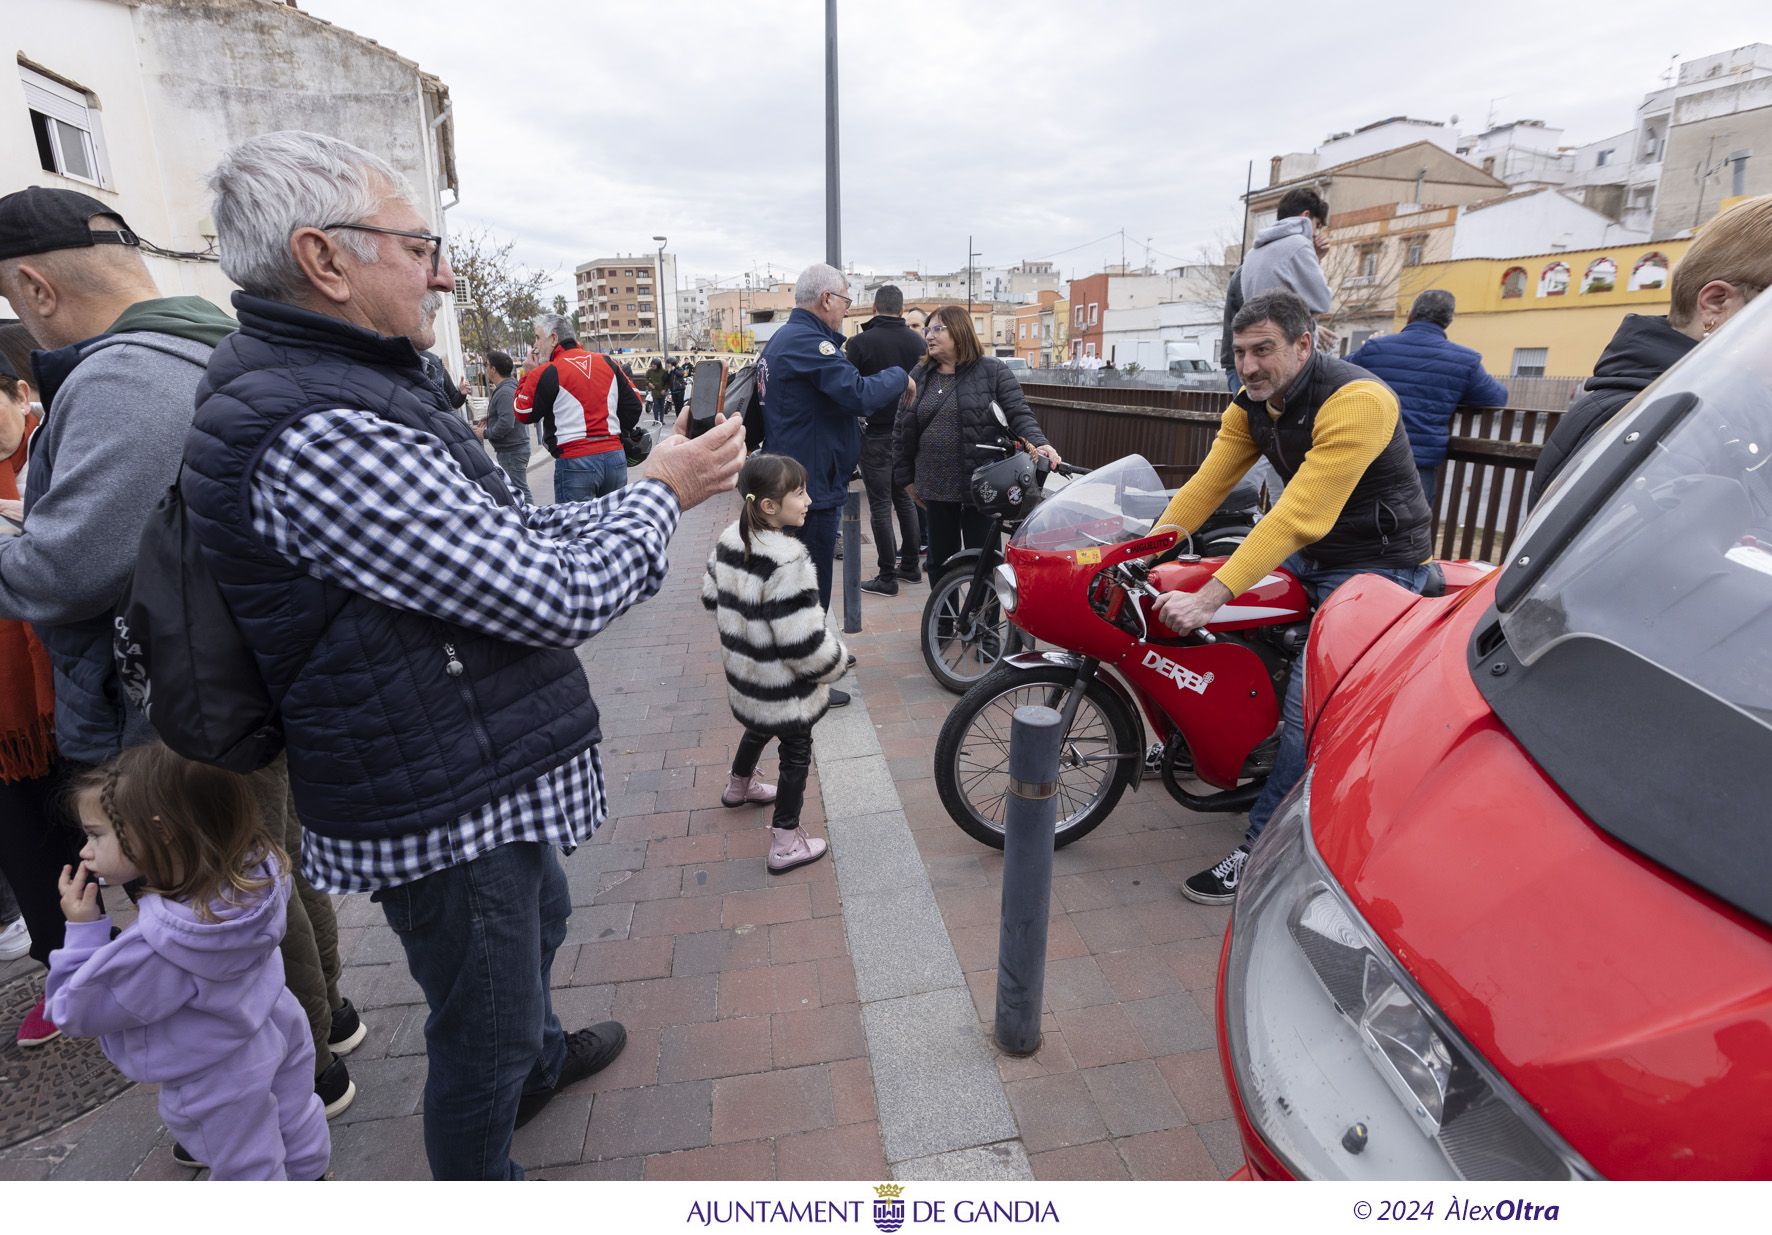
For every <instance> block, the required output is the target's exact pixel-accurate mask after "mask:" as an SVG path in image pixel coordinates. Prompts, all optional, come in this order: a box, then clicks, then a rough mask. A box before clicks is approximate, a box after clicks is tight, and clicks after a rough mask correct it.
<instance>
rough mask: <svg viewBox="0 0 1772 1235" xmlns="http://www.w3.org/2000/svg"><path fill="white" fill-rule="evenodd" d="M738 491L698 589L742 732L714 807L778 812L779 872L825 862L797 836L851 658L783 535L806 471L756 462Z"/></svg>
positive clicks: (775, 858) (802, 494) (802, 497)
mask: <svg viewBox="0 0 1772 1235" xmlns="http://www.w3.org/2000/svg"><path fill="white" fill-rule="evenodd" d="M738 490H739V493H740V494H742V495H743V497H744V510H743V512H742V513H741V514H740V515H739V518H738V521H737V522H736V523H734V524H733V525H732V526H731V527H729V528H727V529H726V530H725V531H724V532H722V533H721V534H720V540H719V543H718V544H716V545H715V546H714V552H713V554H712V556H710V557H709V558H708V570H707V574H706V576H705V577H704V578H703V580H702V587H701V598H702V604H703V605H705V606H706V607H707V608H708V609H709V610H710V611H711V612H712V613H713V615H714V624H715V625H716V626H718V627H719V630H720V649H721V654H722V657H723V658H724V661H725V668H726V687H727V696H728V698H729V700H730V702H731V704H732V714H733V716H734V717H736V718H737V719H738V720H739V722H740V723H741V724H743V725H744V727H745V733H744V737H743V738H742V739H740V741H739V743H738V752H737V754H736V755H734V756H733V760H732V771H731V772H730V774H729V775H728V777H727V780H726V790H725V792H724V793H722V794H721V795H720V804H721V805H722V806H729V807H740V806H747V805H753V804H754V805H773V806H774V808H775V810H774V817H773V819H772V820H771V827H770V831H771V833H772V839H771V842H770V846H769V856H768V858H767V860H766V863H767V866H768V869H769V873H770V874H772V875H780V874H783V873H785V872H787V871H791V870H793V869H794V868H795V867H798V866H805V865H806V864H807V863H808V862H816V861H818V859H820V858H822V857H823V856H824V855H825V851H826V848H827V846H826V844H825V842H824V841H823V840H820V839H818V838H816V837H808V836H806V835H805V833H804V831H803V830H802V829H801V827H800V808H801V805H802V803H803V802H804V801H805V797H806V778H807V775H808V774H809V773H810V772H811V770H812V726H813V725H815V724H816V723H818V720H819V718H820V717H822V716H823V715H824V714H825V712H826V711H827V710H828V709H829V708H830V706H831V698H830V696H831V693H832V692H831V689H830V683H832V682H834V681H836V680H837V679H838V678H839V677H841V676H843V673H844V671H845V670H846V669H847V667H848V656H849V653H848V649H846V648H845V647H844V646H843V641H842V640H840V639H838V638H837V636H836V635H835V634H833V633H831V630H830V628H829V627H828V626H827V625H826V622H825V611H824V606H823V605H822V604H821V603H820V602H819V592H818V575H817V572H816V571H815V570H814V568H813V565H812V559H811V557H810V556H809V554H808V553H807V551H806V546H805V545H804V544H803V543H801V542H800V541H798V540H794V539H791V538H789V537H788V536H787V535H786V534H785V533H784V531H783V529H784V528H788V527H798V526H800V525H801V524H803V523H805V521H806V512H807V511H808V510H809V509H811V506H812V499H811V497H810V496H809V495H808V494H807V491H806V470H805V469H804V468H803V467H801V466H800V464H799V463H798V462H796V461H795V460H793V459H790V458H788V457H787V456H786V455H769V454H760V455H753V456H752V457H751V458H750V459H749V460H748V461H747V462H746V463H745V465H744V470H743V471H741V472H740V473H739V475H738ZM771 738H774V739H775V740H776V742H777V744H778V746H779V748H780V752H781V778H780V783H779V784H775V785H771V784H768V783H767V782H765V781H763V780H760V779H758V776H757V761H758V760H759V759H760V758H761V757H762V755H763V750H764V748H765V747H767V746H768V745H769V741H770V739H771Z"/></svg>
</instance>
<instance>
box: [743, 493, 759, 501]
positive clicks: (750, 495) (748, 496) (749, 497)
mask: <svg viewBox="0 0 1772 1235" xmlns="http://www.w3.org/2000/svg"><path fill="white" fill-rule="evenodd" d="M744 500H745V501H747V502H754V501H756V500H757V495H756V494H755V493H747V494H745V495H744Z"/></svg>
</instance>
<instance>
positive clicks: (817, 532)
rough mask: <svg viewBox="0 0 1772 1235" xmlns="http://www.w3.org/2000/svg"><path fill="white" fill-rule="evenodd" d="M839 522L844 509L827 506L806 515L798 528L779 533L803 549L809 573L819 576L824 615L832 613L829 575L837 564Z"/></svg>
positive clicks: (786, 528) (819, 589) (789, 528)
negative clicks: (809, 559) (814, 572)
mask: <svg viewBox="0 0 1772 1235" xmlns="http://www.w3.org/2000/svg"><path fill="white" fill-rule="evenodd" d="M842 521H843V508H842V507H841V506H830V507H827V508H826V509H824V510H809V511H807V512H806V522H805V524H804V525H802V526H800V527H784V528H782V529H781V530H782V531H784V532H786V533H787V534H788V535H789V536H792V537H793V538H794V539H795V540H797V541H799V542H800V543H801V544H803V545H805V546H806V552H807V554H808V555H809V556H810V557H811V558H812V569H813V570H815V571H817V572H818V603H819V604H821V605H823V606H824V611H825V612H826V613H829V612H830V611H831V575H832V573H833V569H834V567H835V564H836V560H837V527H838V525H839V524H841V523H842Z"/></svg>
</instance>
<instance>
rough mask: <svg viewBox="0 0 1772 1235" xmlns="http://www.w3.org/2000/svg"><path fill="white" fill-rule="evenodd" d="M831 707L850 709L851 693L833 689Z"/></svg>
mask: <svg viewBox="0 0 1772 1235" xmlns="http://www.w3.org/2000/svg"><path fill="white" fill-rule="evenodd" d="M831 706H832V707H834V708H846V707H848V706H849V692H848V691H846V690H838V689H837V688H836V687H835V686H833V687H831Z"/></svg>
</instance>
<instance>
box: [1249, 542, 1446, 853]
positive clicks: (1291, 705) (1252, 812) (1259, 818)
mask: <svg viewBox="0 0 1772 1235" xmlns="http://www.w3.org/2000/svg"><path fill="white" fill-rule="evenodd" d="M1285 566H1286V569H1287V570H1290V571H1291V572H1292V573H1293V574H1295V575H1297V576H1298V579H1299V582H1300V583H1303V584H1304V590H1305V591H1306V592H1308V593H1310V598H1311V607H1312V608H1313V609H1315V608H1321V607H1322V604H1323V602H1324V601H1326V600H1328V599H1329V596H1330V593H1332V592H1334V591H1335V589H1336V588H1338V587H1340V586H1341V585H1342V584H1344V583H1346V582H1347V581H1348V580H1349V579H1352V578H1353V577H1354V576H1355V575H1382V576H1383V577H1384V578H1386V579H1389V580H1390V581H1391V582H1392V583H1395V584H1397V585H1399V586H1401V587H1406V588H1408V589H1409V590H1410V591H1411V592H1415V593H1420V591H1421V589H1422V588H1424V587H1426V586H1427V581H1428V573H1429V571H1428V567H1427V566H1426V565H1425V564H1424V565H1421V566H1403V567H1394V566H1318V565H1316V564H1314V563H1313V562H1312V561H1311V560H1310V559H1309V558H1308V557H1306V556H1305V555H1304V554H1302V553H1294V554H1293V555H1292V556H1291V557H1289V558H1287V559H1286V561H1285ZM1309 650H1310V648H1309V643H1308V641H1307V643H1306V646H1305V650H1304V651H1301V652H1300V653H1299V654H1298V659H1297V660H1295V661H1293V662H1292V674H1291V676H1290V677H1289V678H1287V680H1286V701H1285V703H1284V704H1283V705H1282V706H1281V709H1280V719H1281V721H1282V722H1283V723H1284V726H1285V727H1284V728H1283V729H1282V730H1281V731H1280V749H1279V750H1278V751H1277V752H1275V754H1274V770H1273V771H1272V772H1270V773H1268V778H1267V784H1265V785H1263V786H1262V789H1261V796H1260V797H1258V798H1256V799H1255V805H1254V806H1251V807H1250V808H1249V830H1248V831H1247V832H1246V833H1244V839H1245V840H1246V841H1248V843H1249V844H1251V845H1253V844H1254V843H1255V838H1256V837H1257V836H1260V835H1261V830H1262V829H1263V828H1265V827H1267V821H1268V820H1269V819H1271V818H1273V814H1274V808H1275V807H1277V806H1279V804H1280V799H1281V798H1283V797H1285V796H1286V795H1287V794H1288V793H1291V792H1292V787H1293V786H1294V785H1296V784H1298V782H1299V781H1300V780H1301V779H1303V777H1304V756H1305V750H1304V659H1305V656H1306V655H1307V654H1308V653H1309Z"/></svg>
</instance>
